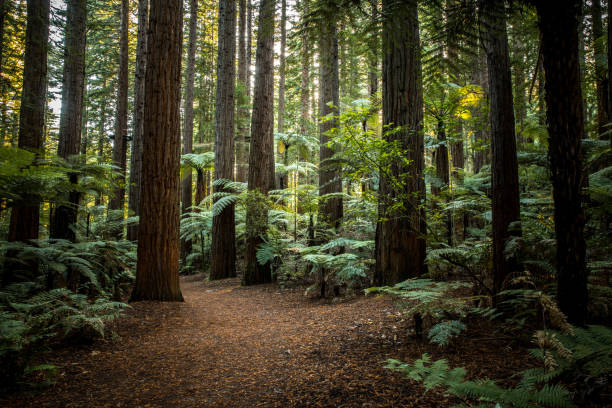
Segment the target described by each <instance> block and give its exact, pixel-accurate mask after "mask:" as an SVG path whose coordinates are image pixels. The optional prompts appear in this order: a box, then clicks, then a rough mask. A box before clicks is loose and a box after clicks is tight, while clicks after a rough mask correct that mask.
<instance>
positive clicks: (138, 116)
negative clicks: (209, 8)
mask: <svg viewBox="0 0 612 408" xmlns="http://www.w3.org/2000/svg"><path fill="white" fill-rule="evenodd" d="M148 27H149V0H138V38H137V40H136V71H135V73H134V119H133V121H132V122H133V126H134V130H133V132H132V156H131V159H130V188H129V202H128V209H129V211H130V212H131V213H132V214H134V215H138V214H139V206H140V180H141V179H142V176H141V174H142V143H143V141H142V139H143V136H142V135H143V126H144V121H143V116H144V96H145V88H144V85H145V70H146V64H147V29H148ZM127 238H128V239H129V240H130V241H136V240H137V239H138V224H131V225H129V226H128V230H127Z"/></svg>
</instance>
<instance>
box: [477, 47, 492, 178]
mask: <svg viewBox="0 0 612 408" xmlns="http://www.w3.org/2000/svg"><path fill="white" fill-rule="evenodd" d="M480 45H481V44H480ZM476 54H477V57H476V58H475V63H474V68H473V70H474V71H473V73H472V77H473V82H474V83H476V84H477V85H479V86H480V88H481V89H482V93H483V95H482V101H483V102H481V105H480V106H478V107H477V108H476V115H475V119H477V120H478V121H477V125H476V126H477V128H476V131H474V135H473V139H472V140H473V144H474V145H476V148H475V150H474V156H473V161H474V173H475V174H476V173H479V172H480V169H481V168H482V166H484V165H488V164H490V163H491V154H490V151H491V149H490V142H491V138H490V136H489V123H490V121H489V120H488V111H489V109H488V105H489V102H488V101H489V73H488V72H487V59H486V54H485V53H484V49H483V48H482V47H479V48H478V50H477V52H476ZM485 106H487V108H486V109H485V108H484V107H485Z"/></svg>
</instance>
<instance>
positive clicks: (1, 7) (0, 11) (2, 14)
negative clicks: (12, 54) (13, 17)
mask: <svg viewBox="0 0 612 408" xmlns="http://www.w3.org/2000/svg"><path fill="white" fill-rule="evenodd" d="M4 3H5V1H4V0H0V73H2V72H4V69H3V66H2V63H3V60H2V55H3V54H2V53H3V52H4V21H5V20H6V4H4Z"/></svg>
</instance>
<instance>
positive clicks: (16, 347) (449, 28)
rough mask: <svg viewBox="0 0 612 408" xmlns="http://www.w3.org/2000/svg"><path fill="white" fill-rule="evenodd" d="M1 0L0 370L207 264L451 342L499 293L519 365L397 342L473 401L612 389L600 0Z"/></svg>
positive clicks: (29, 361)
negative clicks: (474, 376) (438, 353)
mask: <svg viewBox="0 0 612 408" xmlns="http://www.w3.org/2000/svg"><path fill="white" fill-rule="evenodd" d="M0 11H1V16H0V47H1V48H0V56H1V59H0V89H1V98H2V101H1V104H0V179H1V183H0V271H1V278H2V279H1V285H0V287H1V289H0V319H1V320H0V361H2V364H1V365H2V367H4V368H1V369H0V372H1V375H2V377H3V379H4V381H5V383H6V384H7V385H6V387H5V388H7V389H9V388H14V387H15V386H16V385H17V384H21V383H22V379H23V378H25V377H27V376H28V375H30V374H31V373H38V374H40V375H43V376H44V373H45V372H47V371H53V370H54V369H55V368H54V367H53V366H51V365H45V364H42V365H40V364H39V363H40V357H39V356H40V353H41V349H43V348H46V347H49V346H50V345H52V344H53V345H57V344H63V343H64V342H65V341H66V340H68V339H72V338H75V337H79V338H87V339H93V338H96V337H98V336H103V335H104V334H105V332H108V327H107V325H108V323H109V322H111V321H113V320H115V319H116V318H117V317H119V316H120V315H121V313H122V311H124V310H125V308H126V307H127V304H126V303H124V302H127V301H128V300H129V301H132V302H135V301H141V300H156V301H182V300H183V294H182V293H181V288H180V279H179V276H180V275H194V274H202V276H201V277H202V279H208V280H211V281H213V280H219V279H226V278H234V277H237V276H238V277H239V278H240V280H241V283H242V285H245V286H250V285H255V284H263V283H271V282H275V283H276V284H277V285H279V286H280V288H295V287H300V288H304V289H305V294H304V296H306V297H308V298H323V299H332V298H353V297H355V296H360V295H361V294H363V291H364V289H365V291H366V293H367V294H383V295H387V296H390V297H392V298H393V299H396V300H397V302H398V306H397V307H398V308H399V309H400V310H401V311H402V313H404V314H405V315H407V316H409V318H410V322H411V324H412V325H413V330H414V334H415V335H416V336H417V337H419V338H420V337H423V336H424V337H425V338H426V339H428V341H430V342H432V343H434V344H438V345H440V347H447V346H449V345H452V344H453V342H459V341H461V336H463V335H465V333H466V331H467V330H468V326H469V325H470V323H471V322H473V321H474V320H487V319H490V320H493V321H495V322H497V323H499V326H500V327H501V329H500V330H505V331H507V332H513V333H517V332H518V333H521V334H520V335H519V337H523V338H526V339H527V340H526V341H527V342H529V341H533V344H535V347H536V349H535V350H534V351H533V352H532V353H533V358H534V360H537V361H538V363H537V364H535V365H534V367H533V368H530V369H527V370H526V371H521V372H520V376H519V377H520V378H521V381H520V383H518V384H514V385H507V384H506V385H507V388H504V385H495V384H492V383H487V382H485V383H483V382H478V381H472V380H471V379H469V380H467V379H466V378H465V370H464V371H461V369H460V368H455V369H453V368H452V367H449V366H448V364H447V363H446V362H445V361H443V360H438V361H435V362H432V361H431V360H430V358H429V357H428V356H427V355H423V357H422V359H420V360H417V361H416V362H414V363H402V362H400V361H398V360H389V361H388V362H387V368H390V369H392V370H396V371H400V372H402V373H404V374H406V375H408V376H409V377H410V378H411V379H413V380H421V381H424V385H425V386H426V387H427V388H431V387H437V386H442V387H446V388H447V389H448V392H449V393H451V394H453V395H456V396H458V397H459V398H461V399H462V401H464V403H467V402H466V401H478V400H479V398H480V401H481V403H483V404H485V405H482V406H489V405H487V404H488V402H492V405H491V406H495V405H494V404H495V403H499V404H501V405H499V406H571V405H572V401H573V403H576V404H578V405H579V406H587V405H585V404H594V405H593V406H599V405H597V404H603V402H605V401H606V400H607V399H608V398H609V396H610V394H609V391H610V388H609V381H610V375H611V371H610V367H612V365H611V364H610V362H611V360H612V352H611V349H612V346H611V342H612V333H611V331H610V327H609V321H610V320H609V319H610V306H612V304H611V299H612V296H611V290H610V272H611V270H612V258H611V256H610V254H611V253H612V228H611V222H612V152H611V146H612V143H611V141H612V137H611V136H610V135H611V134H612V132H611V128H610V123H611V122H612V81H610V78H612V75H611V73H612V64H609V63H608V61H609V60H610V59H611V58H612V37H611V36H610V35H609V34H610V32H611V30H612V25H611V24H610V19H609V14H608V13H609V5H608V4H607V2H606V1H601V0H586V1H579V0H573V1H572V0H562V1H557V2H553V1H547V0H532V1H527V0H525V1H510V2H505V1H503V0H490V1H483V0H431V1H416V0H409V1H408V0H406V1H400V0H382V1H378V0H296V1H287V0H279V1H274V0H259V1H258V2H254V1H252V0H219V1H213V0H188V1H187V0H185V1H183V0H167V1H162V0H151V1H150V2H149V1H147V0H138V1H135V0H89V1H86V0H66V1H65V2H64V1H49V0H29V1H25V0H2V1H1V2H0ZM534 333H535V334H534ZM426 341H427V340H426ZM41 373H42V374H41ZM24 376H25V377H24ZM585 378H588V381H587V380H585ZM583 380H584V381H587V382H588V385H587V386H586V387H587V389H588V390H589V392H588V393H584V392H579V390H578V388H577V384H579V383H581V381H583ZM583 391H584V390H583ZM483 401H484V402H483ZM487 401H488V402H487ZM602 401H603V402H602ZM608 403H609V400H608ZM521 404H523V405H521Z"/></svg>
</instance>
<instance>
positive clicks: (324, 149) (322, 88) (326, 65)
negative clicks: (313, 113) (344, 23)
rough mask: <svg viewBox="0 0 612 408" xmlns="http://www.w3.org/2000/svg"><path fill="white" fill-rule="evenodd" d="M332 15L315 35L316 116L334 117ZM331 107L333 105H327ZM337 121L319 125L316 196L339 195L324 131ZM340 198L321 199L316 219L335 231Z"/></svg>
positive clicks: (335, 64)
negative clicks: (317, 53)
mask: <svg viewBox="0 0 612 408" xmlns="http://www.w3.org/2000/svg"><path fill="white" fill-rule="evenodd" d="M335 19H336V17H335V13H331V14H330V15H327V16H325V17H324V21H323V23H322V27H321V32H320V33H319V35H320V37H319V64H320V72H321V77H320V79H319V93H320V94H319V116H327V115H329V114H331V115H334V116H337V115H338V106H339V105H340V98H339V76H338V75H339V73H338V33H337V27H336V23H335ZM330 104H331V105H333V106H330ZM337 122H338V121H337V120H335V119H334V120H328V121H324V122H320V123H319V133H320V138H321V140H320V143H321V148H320V164H319V196H320V197H321V196H324V195H326V194H331V193H341V192H342V171H341V169H338V168H337V166H336V165H334V164H330V163H329V160H330V159H331V158H332V156H333V155H334V153H335V151H334V150H333V149H331V148H330V147H328V146H327V143H328V142H329V136H328V132H329V131H330V130H331V129H332V128H334V127H336V126H337ZM342 214H343V208H342V198H339V197H338V198H325V199H323V201H322V203H321V204H320V205H319V219H320V221H323V222H324V223H326V224H328V225H330V226H332V227H334V228H338V227H339V226H340V221H341V219H342Z"/></svg>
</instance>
